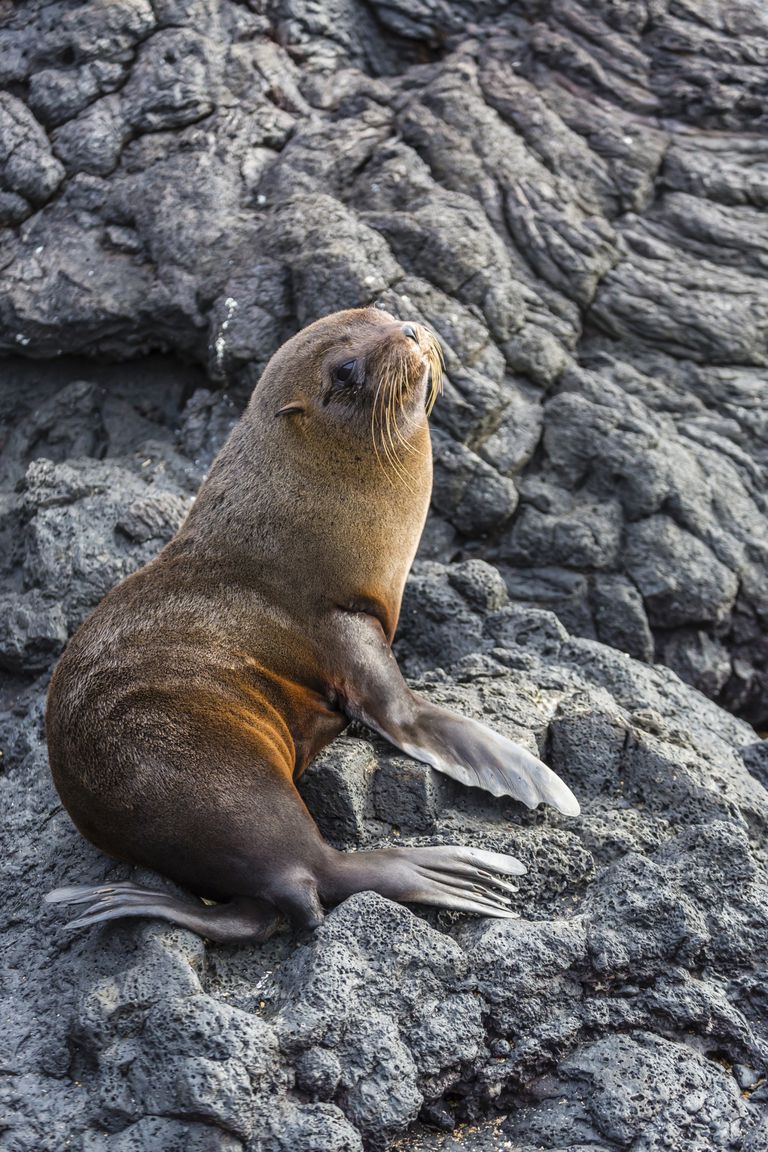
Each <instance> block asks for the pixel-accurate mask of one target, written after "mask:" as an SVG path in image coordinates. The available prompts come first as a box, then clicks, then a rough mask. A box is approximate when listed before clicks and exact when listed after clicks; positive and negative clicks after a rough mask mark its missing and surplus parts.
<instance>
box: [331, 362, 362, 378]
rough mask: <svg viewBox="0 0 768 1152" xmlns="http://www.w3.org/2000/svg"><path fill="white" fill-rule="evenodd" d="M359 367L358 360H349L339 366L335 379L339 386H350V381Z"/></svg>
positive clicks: (335, 371) (334, 374)
mask: <svg viewBox="0 0 768 1152" xmlns="http://www.w3.org/2000/svg"><path fill="white" fill-rule="evenodd" d="M356 367H357V360H347V361H346V363H344V364H339V366H338V368H336V369H334V373H333V378H334V380H335V381H336V383H337V384H349V382H350V380H351V379H352V377H353V376H354V374H355V368H356Z"/></svg>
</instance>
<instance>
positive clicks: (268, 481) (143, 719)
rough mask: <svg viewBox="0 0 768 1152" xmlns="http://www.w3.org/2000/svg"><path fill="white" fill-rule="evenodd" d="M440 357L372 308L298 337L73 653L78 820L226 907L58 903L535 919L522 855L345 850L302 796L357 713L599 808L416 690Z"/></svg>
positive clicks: (404, 741) (62, 733)
mask: <svg viewBox="0 0 768 1152" xmlns="http://www.w3.org/2000/svg"><path fill="white" fill-rule="evenodd" d="M353 360H354V362H355V371H354V372H351V374H348V376H349V378H348V379H343V378H342V377H343V376H344V369H343V368H341V366H343V365H344V364H345V363H347V362H350V361H353ZM440 365H441V361H440V355H439V351H438V349H437V345H436V343H435V342H434V340H433V339H432V338H431V337H430V336H429V335H428V334H427V333H426V331H425V330H424V329H419V328H416V327H415V326H412V325H401V324H400V323H398V322H397V321H395V320H394V319H393V318H392V317H391V316H388V315H387V314H386V313H381V312H378V311H376V310H373V309H360V310H353V311H349V312H341V313H338V314H336V315H335V316H330V317H326V318H325V319H324V320H320V321H318V322H317V323H316V324H313V325H311V326H310V327H309V328H307V329H305V330H304V331H303V332H300V333H299V334H298V335H297V336H295V337H294V338H293V339H292V340H289V341H288V343H287V344H285V345H284V346H283V347H282V348H281V349H280V350H279V351H278V352H277V353H276V354H275V356H274V357H273V358H272V360H271V361H270V362H269V364H268V365H267V368H266V370H265V372H264V375H263V376H262V378H261V380H260V381H259V384H258V385H257V387H256V389H255V391H254V393H253V396H252V398H251V401H250V404H249V405H248V408H247V410H246V412H245V414H244V415H243V417H242V419H241V420H240V422H239V423H238V425H237V426H236V427H235V429H234V430H233V432H232V434H231V436H230V438H229V440H228V441H227V443H226V444H225V446H224V448H223V449H222V451H221V452H220V454H219V456H218V457H217V459H216V461H215V462H214V465H213V467H212V469H211V474H210V476H209V477H208V479H207V481H206V482H205V484H204V485H203V487H202V488H201V490H200V493H199V495H198V497H197V500H196V502H195V504H194V506H193V507H192V509H191V511H190V513H189V515H188V517H187V519H186V521H185V523H184V524H183V526H182V527H181V529H180V530H179V532H178V533H177V535H176V536H175V537H174V539H173V540H172V541H171V542H170V543H169V544H168V545H167V547H166V548H164V549H163V551H162V552H161V553H160V555H159V556H158V557H157V558H156V559H155V560H153V561H152V562H151V563H150V564H147V566H146V567H145V568H142V569H141V571H139V572H137V573H135V574H134V575H133V576H131V577H129V578H128V579H127V580H125V581H123V583H122V584H120V585H119V586H118V587H117V588H115V589H114V590H113V591H112V592H110V593H109V595H108V596H106V597H105V598H104V600H103V601H102V603H101V604H100V605H99V606H98V608H97V609H96V611H95V612H94V613H93V615H92V616H91V617H90V618H89V619H88V620H87V621H86V623H85V624H84V625H83V627H82V628H81V629H80V631H79V632H78V633H77V634H76V636H75V637H74V639H73V640H72V642H71V643H70V645H69V647H68V648H67V650H66V652H65V653H64V656H63V657H62V659H61V661H60V663H59V666H58V668H57V669H56V672H55V674H54V677H53V680H52V682H51V689H50V693H49V697H48V711H47V717H46V723H47V729H48V747H49V753H50V761H51V768H52V770H53V775H54V779H55V781H56V785H57V787H58V789H59V792H60V794H61V797H62V800H63V801H64V804H65V805H66V807H67V809H68V811H69V812H70V814H71V816H72V818H73V820H74V821H75V823H76V824H77V826H78V828H80V830H81V831H82V832H83V834H84V835H85V836H87V837H88V838H89V839H90V840H92V841H93V843H94V844H97V845H98V846H99V847H100V848H102V849H103V850H104V851H105V852H108V853H109V854H110V855H112V856H115V857H118V858H120V859H122V860H128V861H131V862H133V863H136V864H142V865H147V866H149V867H151V868H154V869H156V870H157V871H159V872H162V873H164V874H165V875H166V876H170V877H171V878H172V879H174V880H176V881H178V882H179V883H180V884H183V885H185V886H186V887H188V888H191V889H192V890H193V891H194V892H196V893H198V894H201V895H205V896H209V897H213V898H215V899H223V900H226V901H227V902H226V903H225V904H222V905H219V906H217V907H213V908H212V907H206V908H201V907H200V905H195V904H194V903H192V902H190V901H189V900H183V899H180V898H178V897H174V896H170V895H169V894H168V893H163V892H152V891H148V890H147V889H143V888H138V887H137V886H136V885H134V884H120V885H103V886H100V887H96V888H89V887H70V888H63V889H58V890H57V891H55V892H52V893H49V894H48V896H47V897H46V899H47V900H49V901H50V902H52V903H67V904H76V905H84V904H85V905H89V907H88V908H87V909H86V911H85V912H84V913H81V914H80V916H79V918H78V919H76V920H75V921H74V922H73V926H76V927H79V926H85V925H90V924H95V923H98V922H100V921H103V920H109V919H115V918H117V917H120V916H158V917H161V918H164V919H167V920H171V921H172V922H173V923H176V924H183V925H185V926H187V927H190V928H193V929H194V930H195V931H198V932H201V933H204V934H205V935H208V936H211V937H214V938H215V939H219V940H246V939H247V940H263V939H265V938H266V936H268V935H269V934H270V932H272V931H273V930H274V927H275V923H276V918H277V916H278V915H279V914H280V913H283V914H285V915H288V916H289V917H290V918H291V919H292V920H293V921H294V922H296V923H297V924H300V925H304V926H308V927H313V926H315V925H317V924H318V923H319V922H320V920H321V919H322V916H323V905H327V904H333V903H335V902H337V901H339V900H341V899H343V898H344V897H345V896H348V895H349V894H350V893H352V892H358V891H361V890H362V889H365V888H373V889H375V890H376V891H378V892H380V893H381V894H382V895H385V896H390V897H392V898H393V899H396V900H404V901H419V902H422V903H429V904H436V905H438V906H440V907H444V908H455V909H460V910H462V911H470V912H480V913H483V914H485V915H492V916H497V917H507V916H510V915H512V913H511V911H510V909H509V897H508V895H507V893H508V892H509V891H510V885H509V883H508V882H507V881H506V880H502V879H500V878H499V877H498V876H497V875H496V874H497V873H503V874H505V875H507V876H510V875H516V874H519V873H520V872H521V871H524V868H523V866H522V865H521V864H520V862H519V861H518V860H515V859H514V858H513V857H511V856H506V855H502V854H499V853H494V852H488V851H486V850H484V849H477V848H463V847H458V846H445V845H440V846H435V847H419V848H405V847H403V848H387V849H382V850H379V851H374V852H353V853H341V852H337V851H335V850H334V849H333V848H331V847H330V846H329V845H328V844H326V843H325V842H324V841H323V839H322V837H321V836H320V834H319V832H318V830H317V827H316V825H315V823H314V821H313V820H312V818H311V817H310V815H309V813H308V811H307V809H306V808H305V806H304V803H303V801H302V799H301V797H300V795H299V793H298V791H297V790H296V786H295V780H296V779H297V778H298V777H299V776H300V775H301V773H302V772H303V771H304V769H305V767H306V766H307V764H308V763H309V762H310V760H311V759H312V758H313V756H315V755H316V754H317V753H318V752H319V751H320V749H321V748H323V747H324V746H325V745H326V744H327V743H328V742H329V741H330V740H332V739H333V738H334V736H336V735H338V733H339V732H341V731H342V730H343V728H344V727H345V726H346V724H347V722H348V719H349V717H351V716H354V717H357V718H359V719H362V720H364V721H365V722H366V723H368V724H369V725H370V726H371V727H372V728H374V729H375V730H376V731H378V732H380V733H382V734H383V735H385V736H386V737H387V738H388V739H389V740H391V741H392V743H393V744H395V745H396V746H397V747H398V748H401V749H403V750H404V751H405V752H407V753H408V754H409V755H413V756H415V757H416V758H418V759H421V760H423V761H425V762H426V763H428V764H431V765H432V766H433V767H435V768H437V769H438V770H439V771H442V772H446V773H447V774H448V775H450V776H453V777H454V778H456V779H458V780H461V781H462V782H463V783H465V784H472V785H477V786H479V787H483V788H486V789H488V790H489V791H491V792H493V793H494V794H495V795H502V794H507V795H511V796H514V797H516V798H517V799H520V800H522V801H523V802H524V803H525V804H528V805H529V806H531V807H533V806H535V805H536V804H538V803H540V802H541V801H542V800H544V801H546V802H547V803H550V804H554V805H555V806H557V807H559V808H560V809H561V811H563V812H565V813H567V814H569V815H575V814H576V813H578V803H577V801H576V799H575V797H574V796H573V794H572V793H571V792H570V790H569V789H568V788H567V786H566V785H565V784H564V783H563V782H562V781H561V780H559V779H558V778H557V777H556V776H555V775H554V773H553V772H551V771H550V769H549V768H547V767H546V765H545V764H542V763H541V761H540V760H538V759H537V758H536V757H535V756H533V755H532V754H531V753H530V752H528V751H527V750H526V749H524V748H521V747H520V746H519V745H515V744H513V743H512V742H511V741H509V740H507V739H506V738H505V737H503V736H500V735H498V734H497V733H494V732H492V731H491V730H490V729H488V728H486V727H485V726H484V725H482V724H479V723H477V722H476V721H474V720H470V719H467V718H463V717H460V716H456V715H454V714H453V713H451V712H449V711H447V710H446V709H444V708H440V707H438V706H437V705H434V704H431V703H430V702H429V701H426V700H423V699H421V698H420V697H418V696H417V695H416V694H415V693H414V692H412V691H411V690H410V689H409V688H408V686H407V685H406V683H405V681H404V680H403V678H402V676H401V675H400V671H399V669H398V667H397V664H396V662H395V660H394V657H393V655H392V652H391V650H390V643H391V641H392V638H393V636H394V633H395V628H396V627H397V618H398V614H399V612H400V601H401V598H402V594H403V587H404V584H405V579H406V576H407V574H408V569H409V568H410V565H411V562H412V560H413V557H414V554H415V552H416V546H417V544H418V540H419V536H420V534H421V530H422V527H423V524H424V519H425V516H426V513H427V505H428V504H429V497H430V489H431V482H432V460H431V451H430V441H429V431H428V428H427V410H428V409H429V407H430V406H431V404H432V402H433V401H434V397H435V393H436V390H437V388H438V383H439V382H438V380H437V379H436V377H437V376H438V375H439V372H440ZM340 368H341V375H340V373H339V370H340ZM428 369H431V372H432V376H431V388H430V380H429V374H428ZM428 393H429V394H428Z"/></svg>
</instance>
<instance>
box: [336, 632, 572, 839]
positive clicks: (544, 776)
mask: <svg viewBox="0 0 768 1152" xmlns="http://www.w3.org/2000/svg"><path fill="white" fill-rule="evenodd" d="M337 627H338V628H339V629H340V630H341V632H342V635H343V639H344V644H343V651H344V653H345V655H346V656H347V669H346V678H345V681H344V683H343V684H342V685H340V692H341V694H342V697H343V699H344V705H345V710H346V712H347V713H348V715H350V716H352V717H354V718H355V719H357V720H362V721H363V723H365V724H367V725H368V726H369V727H370V728H373V729H374V731H376V732H379V733H380V734H381V735H382V736H384V737H386V739H387V740H389V741H390V742H391V743H392V744H394V745H395V747H396V748H400V749H402V751H403V752H406V753H407V754H408V755H409V756H412V757H413V758H414V759H415V760H421V761H422V762H423V763H425V764H429V765H431V767H433V768H436V769H437V771H438V772H443V773H444V774H445V775H446V776H451V777H452V778H453V779H454V780H459V781H460V782H461V783H462V784H468V785H471V786H473V787H475V788H483V789H485V791H486V792H491V793H492V794H493V795H494V796H512V797H514V799H515V800H521V801H522V803H523V804H526V805H527V806H528V807H529V808H536V807H537V805H539V804H541V803H545V804H551V805H552V806H553V807H554V808H557V809H559V811H560V812H563V813H564V814H565V815H566V816H578V815H579V812H580V811H581V809H580V806H579V802H578V800H577V799H576V797H575V796H574V795H573V793H572V792H571V790H570V788H569V787H568V785H567V784H565V783H564V782H563V781H562V780H561V779H560V777H559V776H557V775H556V774H555V773H554V772H553V771H552V769H551V768H548V767H547V765H546V764H544V763H543V762H542V761H541V760H539V759H538V757H536V756H534V755H533V754H532V753H531V752H528V751H527V749H525V748H523V747H521V745H519V744H515V743H513V741H512V740H508V739H507V738H506V736H501V735H500V734H499V733H498V732H494V731H492V730H491V729H490V728H488V727H486V725H485V724H481V723H480V722H479V721H477V720H472V719H471V718H470V717H468V716H459V715H458V714H457V713H455V712H451V711H449V709H447V708H441V707H440V706H439V705H437V704H431V703H430V702H429V701H428V700H424V699H423V698H422V697H421V696H418V695H417V694H416V693H415V692H413V691H411V689H410V688H409V687H408V685H407V684H406V683H405V680H404V679H403V677H402V674H401V672H400V669H399V668H398V666H397V662H396V661H395V658H394V656H393V654H392V650H391V648H390V646H389V644H388V643H387V640H386V637H385V635H384V632H383V630H382V628H381V625H380V623H379V621H378V620H375V619H374V618H373V617H372V616H368V615H366V614H364V613H347V612H340V613H339V615H338V622H337ZM350 653H353V654H354V655H350Z"/></svg>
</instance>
